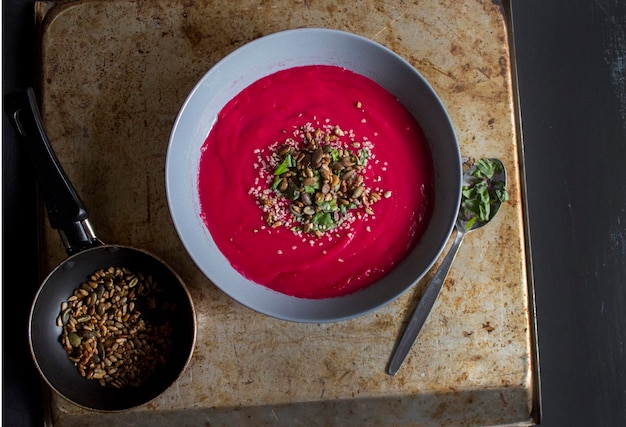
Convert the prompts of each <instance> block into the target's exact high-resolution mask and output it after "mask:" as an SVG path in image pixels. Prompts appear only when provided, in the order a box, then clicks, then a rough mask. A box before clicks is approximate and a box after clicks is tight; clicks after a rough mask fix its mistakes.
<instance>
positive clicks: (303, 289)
mask: <svg viewBox="0 0 626 427" xmlns="http://www.w3.org/2000/svg"><path fill="white" fill-rule="evenodd" d="M307 132H308V133H309V135H308V136H307ZM316 132H317V135H321V136H320V138H321V139H322V141H325V142H327V143H326V145H329V146H332V147H333V149H334V151H332V153H336V152H340V153H341V152H343V153H346V152H347V151H346V150H351V151H352V152H353V153H354V154H355V156H360V157H359V158H360V159H361V160H362V163H361V166H360V169H359V170H358V174H359V175H360V176H361V178H359V179H360V180H361V181H362V184H361V186H362V187H363V188H362V191H363V192H364V196H362V197H363V198H364V199H363V200H365V201H366V205H364V204H363V203H360V204H358V203H357V204H358V205H357V206H353V208H352V209H351V210H350V211H349V213H348V214H346V215H345V216H343V217H341V219H339V220H337V221H336V224H333V225H331V228H329V229H327V230H323V231H322V232H320V231H317V233H313V232H310V231H305V230H303V228H306V226H303V225H302V224H301V223H299V222H298V218H299V217H297V216H295V215H293V214H292V213H293V206H292V207H291V208H290V207H289V203H295V202H289V201H288V200H287V199H285V198H284V197H281V194H279V193H278V190H277V189H276V188H275V187H276V185H277V181H278V180H279V179H277V178H276V175H275V173H276V172H278V171H277V168H278V164H279V163H280V160H281V159H280V158H278V151H279V150H280V147H284V146H287V145H289V146H291V147H292V150H297V149H298V148H301V147H303V146H306V144H308V142H309V140H308V139H307V137H311V135H316ZM296 152H297V151H296ZM294 157H295V156H294ZM353 167H356V166H353ZM335 173H337V174H339V173H341V172H339V171H337V172H335ZM361 181H360V182H361ZM197 185H198V194H199V202H200V211H201V216H202V219H203V221H204V223H205V225H206V227H207V229H208V230H209V231H210V233H211V236H212V237H213V239H214V241H215V243H216V245H217V247H218V248H219V249H220V251H221V252H222V253H223V254H224V256H225V257H226V258H227V259H228V260H229V262H230V263H231V265H232V266H233V268H234V269H235V270H237V271H238V272H239V273H240V274H241V275H243V276H244V277H246V278H247V279H249V280H251V281H253V282H255V283H258V284H259V285H261V286H266V287H268V288H270V289H273V290H275V291H277V292H280V293H284V294H287V295H291V296H295V297H300V298H310V299H322V298H329V297H338V296H342V295H346V294H349V293H352V292H355V291H358V290H360V289H363V288H364V287H367V286H369V285H371V284H372V283H374V282H375V281H376V280H378V279H379V278H381V277H382V276H383V275H385V274H386V273H388V272H389V271H390V270H391V269H392V268H393V267H394V266H396V265H397V264H398V263H399V262H401V261H402V260H403V259H404V258H405V257H406V256H407V255H408V253H409V252H410V251H411V250H412V248H413V247H414V246H415V245H416V243H417V242H418V241H419V239H420V237H421V236H422V234H423V232H424V230H425V228H426V227H427V225H428V222H429V219H430V215H431V212H432V204H433V201H434V197H433V187H434V185H433V165H432V157H431V154H430V151H429V147H428V144H427V141H426V137H425V136H424V134H423V132H422V129H421V128H420V126H419V124H418V123H417V122H416V121H415V119H414V118H413V116H412V115H411V114H410V113H409V112H408V111H407V110H406V109H405V108H404V106H403V105H402V104H401V103H400V102H399V101H398V99H397V98H395V97H394V96H392V95H391V94H389V93H388V92H387V91H385V90H384V89H383V88H382V87H381V86H379V85H378V84H377V83H375V82H374V81H373V80H371V79H369V78H366V77H364V76H361V75H358V74H355V73H354V72H352V71H349V70H346V69H344V68H340V67H336V66H326V65H311V66H303V67H294V68H290V69H285V70H282V71H279V72H276V73H274V74H270V75H268V76H266V77H264V78H261V79H259V80H258V81H256V82H255V83H253V84H251V85H250V86H248V87H247V88H245V89H244V90H243V91H241V92H240V93H239V94H238V95H237V96H235V97H234V98H233V99H232V100H231V101H229V102H228V103H227V104H226V105H225V107H224V108H223V109H222V110H221V112H220V113H219V115H218V117H217V120H216V122H215V124H214V126H213V127H212V129H211V131H210V133H209V135H208V137H207V139H206V141H205V143H204V145H203V146H202V153H201V158H200V163H199V171H198V180H197ZM326 188H327V187H326ZM311 191H312V193H311V196H312V198H313V199H314V198H315V192H321V191H322V190H321V189H317V190H311ZM303 192H304V190H303ZM326 197H327V199H328V198H329V196H326ZM268 201H269V202H268ZM298 201H299V200H298ZM340 202H343V201H340ZM330 204H331V205H333V206H334V205H335V204H337V205H341V203H335V202H333V201H332V200H331V201H330ZM268 205H269V206H268ZM326 205H328V203H327V204H326ZM315 206H316V204H315V202H314V203H313V204H312V208H315ZM299 207H302V208H304V207H306V206H305V205H304V204H302V203H300V205H296V206H295V209H296V210H300V208H299ZM318 209H319V208H318ZM330 215H331V217H333V218H335V219H337V218H339V213H338V212H333V213H331V214H330ZM333 215H334V216H333ZM277 218H278V219H277Z"/></svg>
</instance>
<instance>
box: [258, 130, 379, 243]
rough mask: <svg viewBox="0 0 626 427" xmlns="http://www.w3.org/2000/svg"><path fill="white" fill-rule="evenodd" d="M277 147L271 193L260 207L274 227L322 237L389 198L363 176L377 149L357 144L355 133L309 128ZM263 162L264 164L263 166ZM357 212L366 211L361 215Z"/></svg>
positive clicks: (269, 180) (262, 197) (270, 172)
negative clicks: (371, 187) (356, 211)
mask: <svg viewBox="0 0 626 427" xmlns="http://www.w3.org/2000/svg"><path fill="white" fill-rule="evenodd" d="M294 136H296V139H299V141H296V139H294V138H287V139H286V140H285V142H284V143H282V144H278V143H277V144H276V145H275V146H273V147H272V148H271V150H272V152H271V153H270V156H269V161H267V164H272V165H274V166H273V167H272V168H271V169H268V170H267V174H268V175H271V176H267V175H265V176H267V184H268V186H269V187H270V189H271V193H266V192H263V193H260V197H259V205H260V206H261V207H262V209H263V211H264V212H265V221H266V222H267V224H268V225H270V226H271V227H272V228H276V227H278V226H285V227H287V228H288V229H290V230H292V231H293V232H294V233H310V234H313V235H316V236H318V237H321V236H322V235H323V234H324V233H325V232H327V231H330V230H334V229H336V228H337V227H340V226H341V225H342V224H343V223H344V222H346V221H348V222H347V223H346V224H349V223H350V222H352V221H354V219H355V218H356V217H358V216H361V215H372V214H373V209H372V208H373V205H374V203H376V202H377V201H379V200H381V199H382V198H383V196H382V193H384V192H383V191H382V190H377V191H372V189H370V188H367V186H366V183H365V182H364V175H363V172H364V171H365V169H366V167H367V163H368V160H369V159H370V157H371V147H372V144H371V143H369V142H363V143H356V142H355V141H354V135H353V134H352V132H344V131H343V130H342V129H341V128H340V127H339V126H336V125H335V126H330V125H324V126H322V127H319V128H314V127H313V126H312V125H311V124H307V125H306V126H303V127H301V128H299V129H298V132H297V133H294ZM261 162H262V163H263V161H261ZM354 209H361V210H362V212H360V213H359V214H358V215H355V214H352V213H351V211H352V210H354Z"/></svg>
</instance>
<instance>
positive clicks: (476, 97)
mask: <svg viewBox="0 0 626 427" xmlns="http://www.w3.org/2000/svg"><path fill="white" fill-rule="evenodd" d="M36 11H37V17H38V31H39V34H40V50H39V75H40V80H39V87H38V92H39V94H40V99H41V110H42V115H43V119H44V122H45V123H46V128H47V132H48V136H49V138H50V140H51V142H52V145H53V147H54V149H55V151H56V153H57V156H58V157H59V160H60V161H61V163H62V164H63V165H64V167H65V169H66V172H67V174H68V176H69V178H70V180H71V181H72V182H73V183H74V185H75V187H76V189H77V191H78V193H79V194H81V195H82V198H83V199H84V202H85V204H86V205H87V207H88V208H89V210H90V212H91V220H92V223H93V224H94V227H95V229H96V230H98V232H99V233H98V234H99V237H101V238H102V239H103V240H104V241H105V242H115V243H116V244H127V245H129V246H135V247H142V248H145V249H146V250H148V251H150V252H152V253H155V254H156V255H158V256H160V257H161V258H163V259H165V260H166V261H167V262H168V263H169V264H170V265H172V266H173V268H174V269H175V270H176V271H178V272H179V273H180V275H181V276H182V278H183V279H184V280H185V282H186V283H187V284H188V286H189V288H190V292H191V294H192V297H193V299H194V303H195V304H196V308H197V312H198V342H197V345H196V349H195V351H194V354H193V358H192V361H191V363H190V365H189V367H188V368H187V370H186V371H185V373H184V374H183V376H182V377H181V378H180V379H179V380H178V381H177V382H176V383H175V384H174V385H173V386H172V387H171V388H170V389H168V390H167V391H166V392H165V393H164V394H163V395H161V396H160V397H159V398H157V399H156V400H155V401H153V402H151V403H149V404H146V405H144V406H141V407H138V408H135V409H132V410H130V411H125V412H120V413H105V414H103V413H93V412H89V411H87V410H83V409H81V408H78V407H76V406H74V405H72V404H71V403H69V402H67V401H65V400H64V399H62V398H61V397H59V396H57V395H56V394H54V393H52V394H51V395H50V399H49V404H48V405H47V410H48V411H49V412H48V413H49V415H50V423H51V424H52V425H55V426H83V425H91V426H108V425H112V424H115V425H119V424H132V425H150V426H155V425H199V424H205V425H255V426H259V425H314V426H315V425H320V426H328V425H376V426H384V425H414V424H417V425H438V426H445V425H453V426H458V425H502V424H506V425H532V424H536V423H538V422H539V418H540V412H541V411H540V406H541V405H540V404H541V399H540V387H539V368H538V360H537V359H538V358H537V346H536V329H535V311H534V297H533V285H532V268H531V264H530V259H531V258H530V242H529V234H528V222H527V218H526V205H525V197H524V194H525V193H524V191H525V189H524V168H523V149H522V141H521V138H520V135H519V123H518V109H517V97H516V84H515V67H514V53H513V52H512V43H511V34H512V33H511V28H510V25H509V23H510V21H509V9H508V7H507V4H499V3H498V2H493V1H491V0H463V1H444V0H420V1H376V0H363V1H356V2H355V1H343V0H300V1H298V0H296V1H288V0H265V1H263V0H248V1H230V0H208V1H202V2H200V1H177V0H150V1H143V0H113V1H97V0H83V1H75V2H39V3H37V4H36ZM296 27H328V28H336V29H340V30H346V31H351V32H354V33H357V34H360V35H362V36H365V37H368V38H370V39H372V40H375V41H377V42H379V43H381V44H383V45H386V46H387V47H389V48H390V49H392V50H394V51H395V52H397V53H398V54H400V55H401V56H403V57H404V58H406V59H407V60H408V61H409V62H411V63H412V64H413V65H414V66H415V67H416V68H417V69H418V70H419V71H420V72H421V73H422V75H424V77H425V78H426V79H427V80H428V81H429V82H430V83H431V85H432V86H433V88H434V89H435V91H436V92H437V93H438V94H439V96H440V97H441V99H442V101H443V103H444V105H445V107H446V108H447V110H448V112H449V114H450V117H451V120H452V122H453V124H454V127H455V131H456V133H457V136H458V138H459V142H460V147H461V153H462V155H463V156H465V157H472V158H479V157H499V158H500V159H502V160H503V161H504V162H505V164H506V167H507V170H508V171H509V176H510V183H509V184H508V186H509V192H510V195H511V199H510V202H508V203H506V204H505V206H503V208H502V209H501V211H500V213H499V214H498V216H497V217H496V218H495V219H494V221H493V223H491V224H490V225H489V227H485V228H482V229H481V230H479V231H476V232H475V233H472V234H471V235H470V236H467V238H466V239H465V241H464V244H463V248H462V249H461V251H460V253H459V254H458V256H457V258H456V261H455V264H454V265H453V267H452V270H451V272H450V274H449V276H448V279H447V281H446V283H445V285H444V288H443V290H442V292H441V294H440V297H439V299H438V300H437V302H436V304H435V307H434V308H433V312H432V313H431V316H430V317H429V319H428V321H427V323H426V325H425V326H424V329H423V331H422V334H421V335H420V337H419V339H418V341H417V342H416V344H415V346H414V347H413V349H412V351H411V353H410V354H409V356H408V358H407V360H406V361H405V364H404V365H403V368H402V369H401V371H400V372H399V373H398V374H397V375H396V376H393V377H392V376H389V375H387V374H386V373H385V367H386V365H387V362H388V359H389V357H390V355H391V351H392V349H393V348H394V345H395V343H396V340H397V339H398V337H399V334H400V332H401V331H402V330H403V322H406V321H408V317H409V315H410V313H411V309H412V308H413V307H414V306H415V305H416V301H417V300H418V298H419V295H420V294H421V292H423V289H424V286H425V285H426V282H427V280H428V279H430V277H431V275H432V273H431V274H429V275H427V277H425V278H424V280H423V281H422V282H420V283H418V284H417V285H416V286H415V287H414V288H413V289H412V290H411V291H409V292H408V293H406V294H405V295H404V296H403V297H401V298H400V299H398V300H396V301H395V302H393V303H391V304H389V305H388V306H386V307H384V308H382V309H379V310H377V311H375V312H373V313H370V314H367V315H365V316H362V317H359V318H356V319H352V320H348V321H344V322H339V323H333V324H297V323H292V322H285V321H281V320H276V319H272V318H269V317H267V316H263V315H260V314H258V313H256V312H253V311H251V310H249V309H247V308H245V307H243V306H241V305H239V304H238V303H236V302H234V301H233V300H231V299H229V298H228V297H227V296H226V295H224V294H223V293H221V292H220V291H219V290H218V289H217V288H216V287H215V286H214V285H213V284H212V283H211V282H210V281H209V280H208V279H207V278H206V277H204V276H203V275H202V273H201V272H200V271H199V270H198V269H197V268H196V266H195V265H194V263H193V262H192V260H191V258H190V257H189V256H188V255H187V253H186V252H185V250H184V248H183V246H182V244H181V242H180V240H179V239H178V237H177V234H176V231H175V229H174V227H173V225H172V222H171V220H170V217H169V211H168V207H167V201H166V195H165V186H164V165H165V153H166V150H167V144H168V138H169V134H170V131H171V127H172V125H173V122H174V120H175V118H176V115H177V113H178V110H179V108H180V106H181V104H182V102H183V101H184V99H185V97H186V96H187V94H188V93H189V91H190V90H191V88H192V87H193V86H194V85H195V83H196V82H197V80H198V79H199V78H200V77H201V76H202V75H203V74H204V73H205V72H206V71H207V70H208V69H209V68H210V67H211V66H212V65H213V64H215V63H216V62H217V61H218V60H220V59H221V58H222V57H224V56H225V55H226V54H228V53H229V52H231V51H232V50H234V49H235V48H237V47H238V46H241V45H242V44H244V43H246V42H248V41H251V40H253V39H255V38H258V37H260V36H262V35H265V34H269V33H272V32H275V31H279V30H284V29H289V28H296ZM42 212H43V210H42ZM43 216H44V214H42V217H43ZM44 230H45V231H44V233H43V236H42V256H41V260H42V262H41V264H42V265H41V270H42V273H43V274H47V273H48V272H49V271H50V270H51V269H52V268H53V267H54V266H55V265H57V264H58V263H60V262H61V261H62V260H63V259H64V258H65V253H64V249H63V247H62V246H61V244H60V242H59V238H58V236H57V235H56V234H55V232H54V231H53V230H51V229H50V228H49V227H44Z"/></svg>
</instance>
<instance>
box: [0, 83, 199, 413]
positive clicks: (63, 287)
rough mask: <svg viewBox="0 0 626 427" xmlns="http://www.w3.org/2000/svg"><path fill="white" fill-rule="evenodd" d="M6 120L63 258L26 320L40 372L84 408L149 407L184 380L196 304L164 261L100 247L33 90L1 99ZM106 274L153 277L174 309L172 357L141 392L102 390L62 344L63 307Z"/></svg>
mask: <svg viewBox="0 0 626 427" xmlns="http://www.w3.org/2000/svg"><path fill="white" fill-rule="evenodd" d="M5 109H6V112H7V114H8V115H9V118H10V120H11V122H12V124H13V126H14V128H15V130H16V132H17V134H18V135H19V137H20V138H21V140H22V141H23V143H24V144H25V145H26V146H27V147H28V151H29V153H30V157H31V160H32V163H33V167H34V171H35V172H36V173H37V179H38V183H39V187H40V189H41V191H42V194H43V197H44V200H45V203H46V208H47V211H48V219H49V221H50V225H51V226H52V227H53V228H54V229H55V230H57V231H58V232H59V234H60V236H61V239H62V241H63V244H64V245H65V249H66V252H67V254H68V258H67V259H66V260H65V261H64V262H63V263H61V265H59V266H58V267H56V268H55V269H54V270H53V271H52V272H51V273H50V274H49V275H48V277H47V278H46V279H45V280H44V282H43V284H42V285H41V286H40V288H39V291H38V292H37V295H36V297H35V301H34V302H33V305H32V308H31V313H30V320H29V341H30V348H31V353H32V356H33V359H34V362H35V364H36V366H37V369H38V370H39V372H40V373H41V375H42V377H43V379H44V380H45V381H46V383H47V384H48V385H49V386H50V387H51V388H52V389H53V390H55V391H56V392H57V393H58V394H60V395H61V396H63V397H65V398H66V399H68V400H69V401H71V402H73V403H74V404H76V405H79V406H81V407H83V408H87V409H92V410H97V411H121V410H125V409H129V408H132V407H136V406H139V405H142V404H144V403H147V402H149V401H151V400H153V399H154V398H156V397H157V396H158V395H160V394H161V393H162V392H163V391H165V390H166V389H167V388H168V387H169V386H170V385H172V383H173V382H174V381H176V380H177V379H178V378H179V377H180V375H181V374H182V373H183V371H184V370H185V368H186V367H187V365H188V364H189V361H190V360H191V356H192V354H193V349H194V346H195V340H196V314H195V309H194V306H193V302H192V300H191V297H190V295H189V291H188V290H187V288H186V286H185V284H184V283H183V282H182V280H181V279H180V277H179V276H178V275H177V274H176V273H175V272H174V271H173V270H172V269H171V268H170V267H169V266H167V265H166V264H165V263H164V262H163V261H162V260H160V259H158V258H157V257H155V256H154V255H151V254H149V253H147V252H145V251H142V250H139V249H134V248H131V247H125V246H114V245H108V244H104V243H103V242H101V241H100V239H98V238H97V237H96V235H95V233H94V231H93V229H92V227H91V225H90V223H89V219H88V213H87V210H86V209H85V207H84V206H83V203H82V202H81V200H80V198H79V197H78V195H77V194H76V192H75V190H74V188H73V187H72V185H71V183H70V182H69V180H68V178H67V176H66V175H65V173H64V171H63V169H62V167H61V166H60V164H59V162H58V160H57V158H56V156H55V154H54V151H53V150H52V147H51V145H50V143H49V141H48V138H47V136H46V134H45V131H44V128H43V124H42V120H41V117H40V115H39V110H38V107H37V103H36V99H35V95H34V92H33V90H32V89H31V88H28V89H24V90H17V91H14V92H11V93H9V94H7V95H6V96H5ZM111 266H116V267H126V268H127V269H129V270H131V271H133V272H142V273H143V274H144V275H148V274H150V275H152V277H153V278H154V279H155V280H156V282H157V283H158V284H159V286H160V287H161V288H162V289H163V290H164V295H165V297H163V296H160V298H161V299H163V298H166V299H167V301H169V302H171V303H173V304H174V305H175V307H176V309H175V310H174V311H170V312H168V314H167V316H168V317H167V319H163V318H161V319H153V320H154V321H155V322H162V321H169V322H170V324H171V326H172V328H173V330H174V331H173V333H172V341H173V342H172V344H171V351H170V353H169V356H168V358H167V360H166V364H165V367H164V368H162V369H160V370H158V371H157V372H155V373H154V374H152V375H151V376H150V377H149V378H148V379H147V380H146V381H144V382H143V383H142V384H141V385H140V386H138V387H132V386H126V387H122V388H114V387H104V386H101V385H100V384H99V383H98V382H97V381H95V380H87V379H85V378H84V377H82V376H81V375H80V373H79V372H78V370H77V368H76V366H74V364H73V363H72V362H71V361H70V360H69V358H68V355H67V353H66V351H65V349H64V348H63V346H62V344H61V342H60V339H59V338H60V336H61V333H62V329H61V327H59V326H57V320H56V319H57V317H58V315H59V312H60V308H61V303H62V302H63V301H66V300H67V298H68V297H69V296H70V295H71V294H72V291H73V290H74V289H75V288H77V287H78V286H79V285H80V284H81V283H83V282H85V281H86V280H87V279H88V277H89V276H90V275H91V274H93V273H94V272H96V271H98V270H100V269H105V270H106V269H107V268H109V267H111Z"/></svg>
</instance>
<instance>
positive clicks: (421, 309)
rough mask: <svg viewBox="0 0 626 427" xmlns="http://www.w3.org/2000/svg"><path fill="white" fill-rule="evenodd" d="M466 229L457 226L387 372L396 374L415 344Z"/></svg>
mask: <svg viewBox="0 0 626 427" xmlns="http://www.w3.org/2000/svg"><path fill="white" fill-rule="evenodd" d="M465 234H466V231H465V230H464V229H463V228H461V227H457V228H456V236H455V238H454V242H453V243H452V246H451V247H450V251H448V253H447V254H446V256H445V258H444V259H443V261H442V262H441V265H440V266H439V269H438V270H437V272H436V273H435V275H434V276H433V278H432V279H431V280H430V282H429V283H428V285H427V286H426V290H425V291H424V295H422V298H421V299H420V301H419V304H418V305H417V307H416V309H415V311H414V312H413V315H412V316H411V320H409V324H408V325H407V327H406V329H405V330H404V334H403V335H402V338H401V339H400V342H399V343H398V345H397V347H396V349H395V351H394V353H393V355H392V357H391V361H390V362H389V366H388V367H387V373H388V374H389V375H395V374H396V372H398V369H400V366H401V365H402V363H403V362H404V359H405V358H406V356H407V354H408V353H409V350H411V347H412V346H413V343H414V342H415V340H416V339H417V336H418V335H419V333H420V331H421V330H422V326H424V323H425V322H426V319H427V318H428V315H429V314H430V311H431V309H432V308H433V305H434V304H435V300H436V299H437V296H438V295H439V291H440V290H441V287H442V286H443V282H444V281H445V280H446V277H447V276H448V272H449V271H450V266H452V261H454V258H455V256H456V254H457V251H458V250H459V247H460V246H461V242H462V241H463V237H464V236H465Z"/></svg>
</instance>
